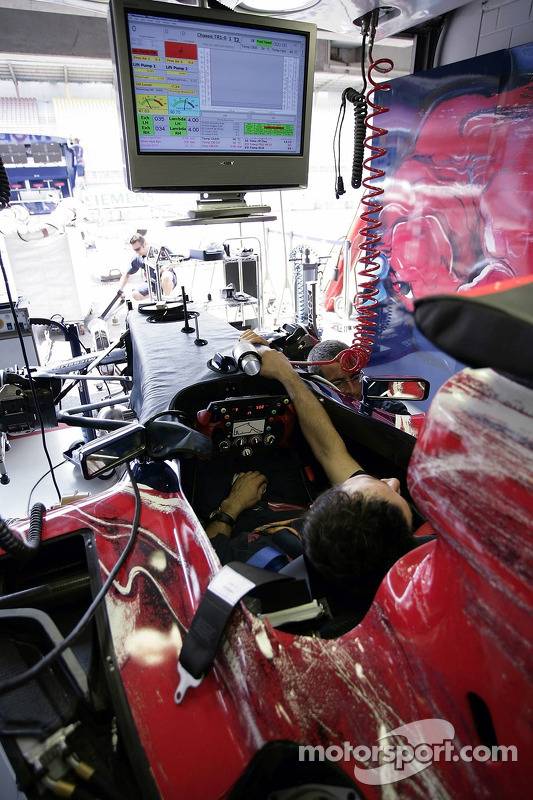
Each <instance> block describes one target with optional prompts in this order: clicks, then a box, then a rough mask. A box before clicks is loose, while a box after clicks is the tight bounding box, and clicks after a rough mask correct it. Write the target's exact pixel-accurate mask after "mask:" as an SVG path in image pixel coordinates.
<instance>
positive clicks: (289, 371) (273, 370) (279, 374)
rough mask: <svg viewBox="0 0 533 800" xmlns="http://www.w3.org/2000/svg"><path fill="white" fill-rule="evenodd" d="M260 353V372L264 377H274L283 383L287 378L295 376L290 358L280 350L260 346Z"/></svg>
mask: <svg viewBox="0 0 533 800" xmlns="http://www.w3.org/2000/svg"><path fill="white" fill-rule="evenodd" d="M258 352H259V355H260V356H261V371H260V374H261V375H262V376H263V377H264V378H274V379H275V380H277V381H281V382H282V383H284V382H285V380H287V379H288V380H291V379H292V378H294V377H295V375H296V373H295V372H294V370H293V368H292V366H291V363H290V361H289V359H288V358H287V357H286V356H285V355H284V354H283V353H282V352H281V351H280V350H271V349H270V347H265V348H263V347H259V348H258Z"/></svg>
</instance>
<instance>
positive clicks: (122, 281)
mask: <svg viewBox="0 0 533 800" xmlns="http://www.w3.org/2000/svg"><path fill="white" fill-rule="evenodd" d="M129 279H130V273H129V272H125V273H124V274H123V275H122V278H121V279H120V282H119V284H118V291H119V292H121V291H122V290H123V288H124V287H125V285H126V284H127V282H128V281H129Z"/></svg>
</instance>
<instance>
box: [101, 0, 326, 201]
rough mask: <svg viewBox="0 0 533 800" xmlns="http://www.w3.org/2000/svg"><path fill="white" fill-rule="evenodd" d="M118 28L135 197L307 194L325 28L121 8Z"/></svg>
mask: <svg viewBox="0 0 533 800" xmlns="http://www.w3.org/2000/svg"><path fill="white" fill-rule="evenodd" d="M109 29H110V35H111V49H112V53H113V58H114V62H115V71H116V82H117V89H118V98H119V102H120V111H121V118H122V132H123V145H124V159H125V166H126V176H127V183H128V186H129V188H130V189H132V190H133V191H158V190H161V191H169V192H200V193H202V194H204V193H208V195H209V197H211V198H214V199H223V200H224V199H226V200H227V198H228V197H229V198H231V197H237V198H239V197H242V195H243V193H244V192H246V191H260V190H265V189H286V188H305V187H306V186H307V176H308V166H309V138H310V125H311V108H312V96H313V71H314V62H315V40H316V28H315V26H314V25H311V24H309V23H300V22H294V21H285V20H277V19H272V18H267V17H264V16H262V15H252V14H241V13H237V12H231V11H227V10H214V9H209V8H201V7H196V6H194V7H191V6H184V5H179V4H176V5H174V4H170V3H160V2H151V0H111V1H110V10H109ZM244 213H246V212H244Z"/></svg>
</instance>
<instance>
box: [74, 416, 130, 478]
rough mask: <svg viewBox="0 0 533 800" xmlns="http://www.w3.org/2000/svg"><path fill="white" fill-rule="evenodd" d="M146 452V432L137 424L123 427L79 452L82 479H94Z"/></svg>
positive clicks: (85, 446)
mask: <svg viewBox="0 0 533 800" xmlns="http://www.w3.org/2000/svg"><path fill="white" fill-rule="evenodd" d="M145 450H146V430H145V428H144V425H140V424H138V423H135V424H133V423H132V424H131V425H127V426H124V427H123V428H119V429H118V430H117V431H113V433H110V434H108V435H107V436H102V437H101V438H99V439H94V440H93V441H92V442H89V443H88V444H85V445H83V447H81V448H80V451H79V458H80V465H81V470H82V472H83V477H84V478H86V479H87V480H89V479H91V478H96V477H98V475H102V474H103V473H104V472H109V471H110V470H112V469H114V468H115V467H117V466H118V465H119V464H124V463H125V462H126V461H131V459H132V458H135V457H136V456H139V455H141V454H142V453H144V451H145Z"/></svg>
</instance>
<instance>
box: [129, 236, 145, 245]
mask: <svg viewBox="0 0 533 800" xmlns="http://www.w3.org/2000/svg"><path fill="white" fill-rule="evenodd" d="M137 242H139V244H145V243H146V239H145V238H144V236H143V235H142V234H141V233H134V234H133V236H132V237H131V239H130V244H132V245H133V244H136V243H137Z"/></svg>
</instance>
